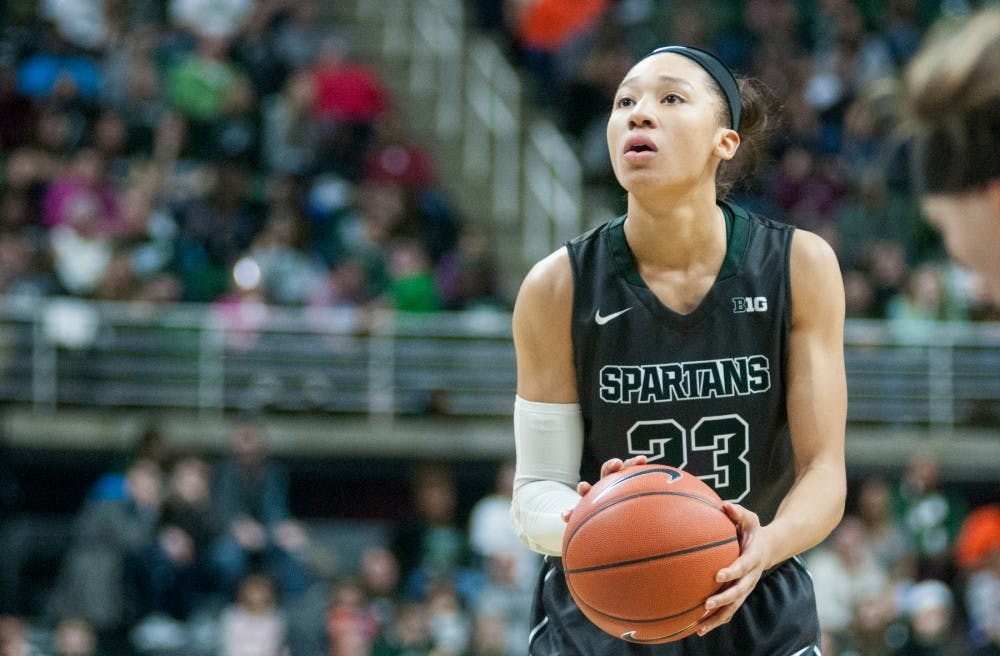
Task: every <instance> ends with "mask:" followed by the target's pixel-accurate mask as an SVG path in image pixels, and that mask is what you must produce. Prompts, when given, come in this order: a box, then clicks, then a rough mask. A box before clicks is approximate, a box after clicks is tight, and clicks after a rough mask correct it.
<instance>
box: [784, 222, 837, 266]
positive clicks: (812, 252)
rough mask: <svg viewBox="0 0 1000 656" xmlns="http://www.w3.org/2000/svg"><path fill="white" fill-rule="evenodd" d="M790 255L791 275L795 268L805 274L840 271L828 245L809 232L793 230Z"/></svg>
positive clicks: (800, 229) (831, 248) (835, 257)
mask: <svg viewBox="0 0 1000 656" xmlns="http://www.w3.org/2000/svg"><path fill="white" fill-rule="evenodd" d="M791 255H792V267H793V273H794V269H795V268H799V269H803V270H804V272H805V273H808V272H818V271H823V270H831V269H836V270H838V271H839V269H840V265H839V263H838V261H837V254H836V252H835V251H834V250H833V247H832V246H830V243H829V242H828V241H826V239H824V238H823V237H821V236H819V235H818V234H816V233H815V232H810V231H809V230H804V229H802V228H795V229H794V232H793V233H792V246H791Z"/></svg>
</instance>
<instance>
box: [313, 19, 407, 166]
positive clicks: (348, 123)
mask: <svg viewBox="0 0 1000 656" xmlns="http://www.w3.org/2000/svg"><path fill="white" fill-rule="evenodd" d="M310 70H311V72H312V75H313V79H314V80H315V84H316V104H315V111H316V117H317V119H318V120H319V121H320V126H321V128H322V129H323V135H322V137H321V148H322V151H321V152H322V159H323V161H324V162H325V166H326V168H327V170H328V171H329V172H332V173H336V174H338V175H341V176H343V177H345V178H347V179H348V180H351V181H354V182H357V181H359V180H360V179H361V177H362V176H363V173H364V160H365V156H366V153H367V151H368V148H369V146H370V144H371V140H372V136H373V132H374V129H375V122H376V121H377V120H378V118H379V117H380V116H382V114H384V113H385V112H386V111H387V110H388V108H389V105H390V101H389V94H388V92H387V91H386V89H385V87H384V84H383V82H382V79H381V77H380V76H379V74H378V72H377V70H376V69H374V68H371V67H369V66H366V65H364V64H362V63H360V62H358V61H355V60H354V59H352V58H351V57H350V56H349V54H348V46H347V44H346V43H344V41H343V40H341V39H339V38H337V37H328V38H327V39H325V40H324V41H323V43H322V45H321V46H320V49H319V52H318V54H317V56H316V60H315V62H314V64H313V66H312V68H311V69H310Z"/></svg>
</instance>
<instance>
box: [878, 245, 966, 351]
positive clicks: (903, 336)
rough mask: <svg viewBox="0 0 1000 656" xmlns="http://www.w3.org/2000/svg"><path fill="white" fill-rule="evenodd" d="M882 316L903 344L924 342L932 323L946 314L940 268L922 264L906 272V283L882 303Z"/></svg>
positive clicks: (943, 318)
mask: <svg viewBox="0 0 1000 656" xmlns="http://www.w3.org/2000/svg"><path fill="white" fill-rule="evenodd" d="M885 312H886V318H887V319H888V320H889V322H890V326H891V327H892V330H893V333H894V334H895V335H896V337H897V338H898V339H899V340H900V341H901V343H903V344H927V343H928V339H929V338H930V337H931V336H932V335H933V330H934V324H935V323H936V322H938V321H944V320H945V319H952V318H955V317H949V316H948V302H947V297H946V291H945V288H944V280H943V277H942V273H941V271H940V268H939V267H938V266H936V265H934V264H930V263H923V264H920V265H919V266H917V267H916V268H914V269H913V271H911V272H910V275H909V276H908V278H907V280H906V286H905V287H904V289H903V290H902V292H901V293H899V294H897V295H895V296H893V297H892V298H890V299H889V301H888V303H887V304H886V309H885Z"/></svg>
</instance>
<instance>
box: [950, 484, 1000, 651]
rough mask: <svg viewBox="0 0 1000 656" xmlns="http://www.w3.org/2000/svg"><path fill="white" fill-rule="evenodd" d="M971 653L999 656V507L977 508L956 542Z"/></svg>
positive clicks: (999, 504)
mask: <svg viewBox="0 0 1000 656" xmlns="http://www.w3.org/2000/svg"><path fill="white" fill-rule="evenodd" d="M955 561H956V564H957V565H958V567H959V572H960V584H961V586H960V587H961V589H962V590H964V595H963V596H964V601H965V612H966V615H967V617H968V625H969V626H968V628H969V634H968V640H969V647H970V649H971V650H972V651H971V652H970V653H971V654H974V656H1000V503H989V504H986V505H984V506H981V507H979V508H976V509H975V510H973V511H972V512H970V513H969V515H968V516H967V517H966V518H965V521H964V522H962V529H961V530H960V531H959V534H958V539H957V540H956V541H955Z"/></svg>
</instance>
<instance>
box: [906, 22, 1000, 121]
mask: <svg viewBox="0 0 1000 656" xmlns="http://www.w3.org/2000/svg"><path fill="white" fill-rule="evenodd" d="M904 93H905V100H906V102H905V107H907V113H908V116H907V118H908V119H910V120H911V121H913V122H915V123H916V124H918V125H920V124H928V123H929V124H941V123H945V122H948V121H949V120H951V119H953V118H960V117H962V116H964V115H966V114H967V113H968V112H969V111H974V110H982V109H984V108H986V107H987V106H988V105H989V104H990V103H996V104H997V105H998V106H1000V8H995V9H991V10H987V11H983V12H981V13H978V14H976V15H974V16H973V17H972V18H971V19H968V20H967V21H963V22H960V23H957V24H956V22H955V21H944V22H942V23H941V24H940V25H939V26H938V27H937V28H935V29H934V30H933V31H932V32H931V33H930V34H929V35H928V43H927V45H926V47H925V48H924V49H923V50H922V51H921V52H920V53H919V54H918V55H917V56H916V57H914V59H913V61H912V62H911V64H910V67H909V69H908V71H907V75H906V79H905V91H904Z"/></svg>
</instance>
